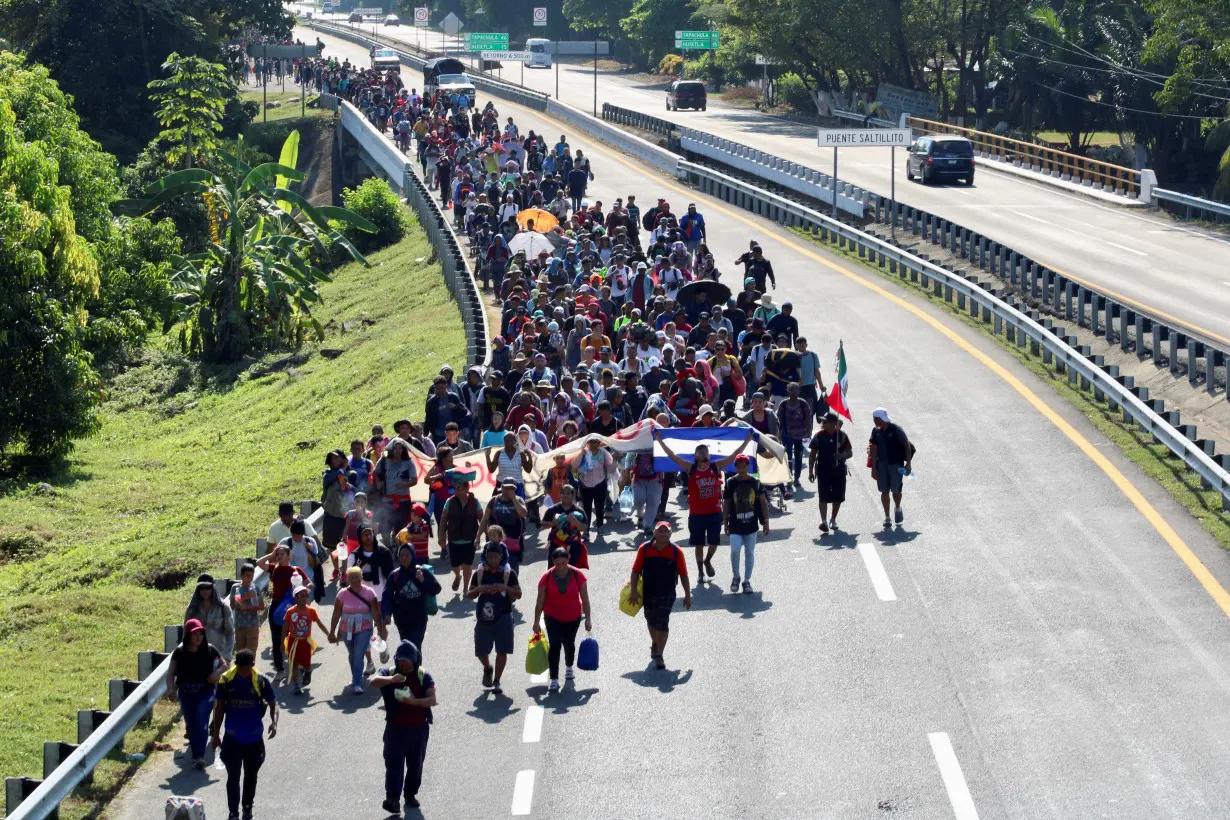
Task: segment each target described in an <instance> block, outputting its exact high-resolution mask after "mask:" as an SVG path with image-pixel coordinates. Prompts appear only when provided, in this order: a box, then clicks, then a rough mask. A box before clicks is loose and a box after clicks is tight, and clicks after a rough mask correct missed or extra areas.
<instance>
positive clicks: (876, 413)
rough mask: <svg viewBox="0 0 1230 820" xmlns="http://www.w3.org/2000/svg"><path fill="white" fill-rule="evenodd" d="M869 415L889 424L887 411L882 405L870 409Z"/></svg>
mask: <svg viewBox="0 0 1230 820" xmlns="http://www.w3.org/2000/svg"><path fill="white" fill-rule="evenodd" d="M871 417H872V418H873V419H879V420H880V421H882V422H884V423H885V424H889V423H890V422H889V418H888V411H887V410H885V409H884V408H883V407H877V408H876V409H875V410H872V411H871Z"/></svg>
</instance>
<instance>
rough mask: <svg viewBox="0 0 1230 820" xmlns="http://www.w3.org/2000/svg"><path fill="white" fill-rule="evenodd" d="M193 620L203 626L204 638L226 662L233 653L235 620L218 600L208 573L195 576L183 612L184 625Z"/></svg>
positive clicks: (216, 591)
mask: <svg viewBox="0 0 1230 820" xmlns="http://www.w3.org/2000/svg"><path fill="white" fill-rule="evenodd" d="M193 618H195V619H196V620H198V621H200V622H201V623H202V624H204V625H205V638H206V639H207V640H208V641H209V645H210V646H212V647H214V648H216V649H217V650H218V654H220V655H221V656H222V657H223V658H224V659H226V660H227V661H228V662H229V661H230V660H231V656H232V655H233V654H234V652H235V620H234V618H233V617H232V615H231V608H230V607H228V606H226V605H225V604H224V603H222V602H221V601H220V600H218V590H217V589H216V588H215V587H214V577H213V576H212V575H210V574H208V573H202V574H201V575H199V576H197V579H196V589H195V590H193V592H192V600H191V601H189V602H188V608H187V609H186V610H184V623H187V622H188V621H190V620H192V619H193Z"/></svg>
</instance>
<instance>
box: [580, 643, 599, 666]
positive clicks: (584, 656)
mask: <svg viewBox="0 0 1230 820" xmlns="http://www.w3.org/2000/svg"><path fill="white" fill-rule="evenodd" d="M577 668H578V669H583V670H585V671H586V672H593V671H595V670H597V669H598V641H597V639H595V638H586V639H585V640H583V641H581V645H580V647H578V648H577Z"/></svg>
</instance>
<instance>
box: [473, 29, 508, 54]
mask: <svg viewBox="0 0 1230 820" xmlns="http://www.w3.org/2000/svg"><path fill="white" fill-rule="evenodd" d="M466 50H467V51H485V50H492V51H507V50H508V34H507V33H503V32H482V31H471V32H470V33H468V34H467V35H466Z"/></svg>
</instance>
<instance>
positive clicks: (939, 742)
mask: <svg viewBox="0 0 1230 820" xmlns="http://www.w3.org/2000/svg"><path fill="white" fill-rule="evenodd" d="M927 740H929V741H931V751H932V753H933V754H935V762H936V763H937V764H939V767H940V777H942V778H944V788H945V789H946V790H947V791H948V802H950V803H952V814H953V816H954V817H955V818H956V820H978V809H976V808H975V807H974V798H973V797H971V796H970V793H969V786H967V785H965V775H963V774H962V773H961V764H960V763H958V762H957V753H956V752H954V751H953V749H952V741H951V740H949V739H948V733H947V732H930V733H929V734H928V735H927Z"/></svg>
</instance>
